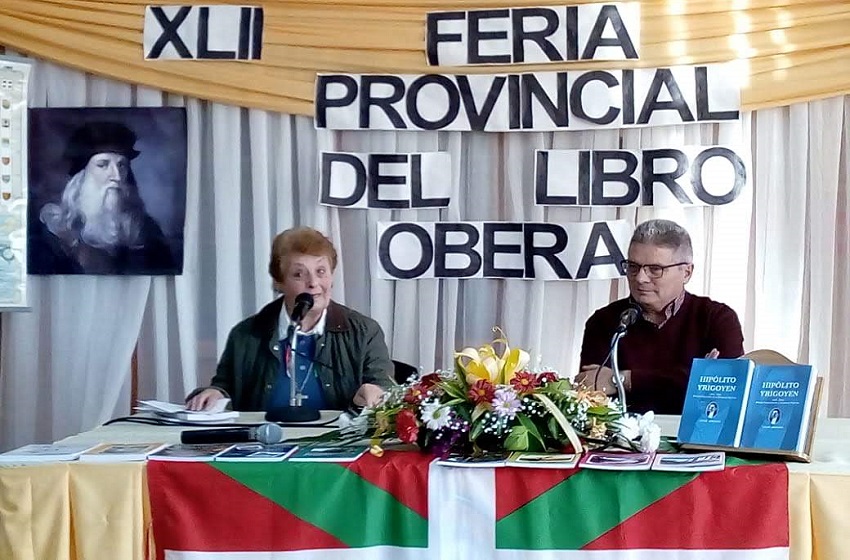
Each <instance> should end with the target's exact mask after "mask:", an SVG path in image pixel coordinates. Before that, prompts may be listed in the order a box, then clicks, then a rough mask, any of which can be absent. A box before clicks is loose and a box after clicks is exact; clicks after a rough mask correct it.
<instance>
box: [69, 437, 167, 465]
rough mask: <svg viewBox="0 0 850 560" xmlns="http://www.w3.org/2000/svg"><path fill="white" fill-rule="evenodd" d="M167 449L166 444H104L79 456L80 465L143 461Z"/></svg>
mask: <svg viewBox="0 0 850 560" xmlns="http://www.w3.org/2000/svg"><path fill="white" fill-rule="evenodd" d="M166 447H168V444H167V443H162V442H159V443H104V444H101V445H98V446H97V447H95V448H94V449H90V450H89V451H86V452H85V453H83V454H82V455H80V462H81V463H124V462H131V461H145V460H147V458H148V455H150V454H151V453H156V452H157V451H159V450H160V449H164V448H166Z"/></svg>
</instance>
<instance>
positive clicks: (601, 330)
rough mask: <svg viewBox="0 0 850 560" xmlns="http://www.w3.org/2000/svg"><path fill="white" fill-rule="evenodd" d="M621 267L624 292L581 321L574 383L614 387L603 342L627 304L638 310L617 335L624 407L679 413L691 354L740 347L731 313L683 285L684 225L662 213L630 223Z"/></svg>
mask: <svg viewBox="0 0 850 560" xmlns="http://www.w3.org/2000/svg"><path fill="white" fill-rule="evenodd" d="M628 255H629V258H628V259H627V260H625V261H623V263H622V268H621V270H622V271H623V272H624V273H625V274H626V278H627V279H628V282H629V292H630V294H631V295H630V296H629V297H628V298H625V299H621V300H618V301H615V302H614V303H611V304H609V305H607V306H605V307H603V308H602V309H599V310H597V311H596V312H595V313H594V314H593V315H592V316H591V317H590V319H588V320H587V323H586V324H585V329H584V340H583V341H582V346H581V371H580V372H579V375H578V377H577V380H578V381H579V382H580V383H583V384H584V385H585V386H587V387H589V388H593V389H597V390H599V391H604V392H605V393H606V394H608V395H615V394H616V393H617V390H616V387H615V385H614V379H613V371H612V370H611V368H610V367H608V365H609V364H610V358H608V351H609V345H610V342H611V337H612V335H613V334H614V331H615V330H616V329H617V326H618V324H619V323H620V315H621V314H622V313H623V311H625V310H626V309H628V308H629V307H630V306H637V308H638V309H639V310H640V313H639V316H638V319H637V321H636V322H635V324H633V325H632V326H631V327H629V331H628V334H627V335H626V336H625V337H624V338H623V339H622V340H621V341H620V346H619V353H618V365H619V367H620V371H621V373H622V374H623V378H624V383H623V384H624V386H625V389H626V394H627V397H628V398H627V399H626V402H627V404H628V407H629V410H630V411H631V412H640V413H642V412H646V411H648V410H653V411H655V412H656V413H658V414H681V413H682V405H683V403H684V399H685V391H686V389H687V385H688V376H689V375H690V370H691V362H692V361H693V359H694V358H703V357H709V358H717V357H720V358H737V357H738V356H740V355H742V354H743V353H744V335H743V333H742V332H741V323H740V322H739V321H738V316H737V315H736V314H735V312H734V311H733V310H732V309H731V308H730V307H729V306H727V305H724V304H722V303H718V302H716V301H712V300H711V299H709V298H707V297H701V296H696V295H693V294H691V293H688V292H686V291H685V284H687V283H688V281H689V280H690V279H691V275H692V274H693V271H694V265H693V249H692V248H691V238H690V236H689V235H688V232H687V231H685V229H684V228H683V227H682V226H680V225H679V224H677V223H675V222H671V221H669V220H650V221H648V222H643V223H642V224H639V225H638V226H637V228H635V232H634V234H633V235H632V239H631V242H630V244H629V252H628Z"/></svg>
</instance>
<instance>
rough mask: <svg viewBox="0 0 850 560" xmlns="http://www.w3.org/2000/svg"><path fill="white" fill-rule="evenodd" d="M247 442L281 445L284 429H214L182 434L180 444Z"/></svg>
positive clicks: (247, 427)
mask: <svg viewBox="0 0 850 560" xmlns="http://www.w3.org/2000/svg"><path fill="white" fill-rule="evenodd" d="M247 441H257V442H260V443H262V444H265V445H268V444H270V443H280V442H281V441H283V428H281V427H280V426H278V425H277V424H262V425H260V426H246V427H244V428H212V429H208V430H184V431H182V432H180V443H189V444H204V443H243V442H247Z"/></svg>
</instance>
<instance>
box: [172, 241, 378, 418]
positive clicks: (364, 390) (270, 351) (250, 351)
mask: <svg viewBox="0 0 850 560" xmlns="http://www.w3.org/2000/svg"><path fill="white" fill-rule="evenodd" d="M336 264H337V253H336V249H334V246H333V244H332V243H331V242H330V240H329V239H328V238H326V237H325V236H324V235H322V234H321V233H319V232H318V231H316V230H314V229H311V228H294V229H290V230H287V231H284V232H283V233H281V234H279V235H278V236H277V237H276V238H275V240H274V242H273V244H272V254H271V261H270V262H269V274H271V277H272V279H273V281H274V288H275V290H276V291H277V292H279V293H282V294H283V297H280V298H278V299H276V300H275V301H273V302H271V303H270V304H268V305H266V306H265V307H264V308H263V309H261V310H260V312H259V313H257V314H256V315H253V316H251V317H248V318H247V319H245V320H244V321H242V322H241V323H239V324H238V325H236V327H234V328H233V330H232V331H231V332H230V335H229V337H228V339H227V344H226V346H225V348H224V353H223V355H222V357H221V360H220V361H219V364H218V368H217V370H216V374H215V376H214V377H213V379H212V383H211V386H210V387H207V388H202V389H196V390H195V391H193V392H192V393H191V394H190V395H189V396H188V397H187V407H188V408H189V409H191V410H204V409H207V408H210V407H211V406H212V405H213V404H214V403H215V402H216V401H217V400H219V399H221V398H222V397H225V396H227V397H230V398H231V400H232V404H233V408H234V410H267V409H269V408H273V407H277V406H285V405H287V404H289V382H290V377H289V375H285V374H284V365H285V364H284V362H285V360H283V359H282V356H283V355H288V354H290V353H289V352H287V349H288V346H289V344H288V341H287V340H286V337H287V330H288V327H289V325H290V316H291V314H292V311H293V309H294V307H295V299H296V297H298V295H299V294H303V293H308V294H310V295H311V296H312V297H313V306H312V308H310V309H309V311H307V313H306V315H305V316H304V318H303V320H302V322H301V332H303V335H302V334H300V335H299V336H298V342H297V348H296V351H295V353H294V356H295V362H294V366H295V382H296V386H297V387H298V389H299V391H300V392H301V393H302V394H303V395H305V396H306V399H307V400H306V401H305V402H304V405H305V406H309V407H311V408H323V409H337V410H344V409H346V408H348V407H349V406H350V405H351V404H352V403H353V404H355V405H357V406H371V405H374V404H376V403H377V402H378V400H379V399H380V397H381V395H382V394H383V392H384V388H385V387H388V386H389V385H390V384H391V372H392V362H391V361H390V357H389V352H388V350H387V345H386V343H385V342H384V333H383V331H382V330H381V327H380V326H379V325H378V323H377V322H376V321H374V320H373V319H370V318H369V317H366V316H364V315H361V314H360V313H358V312H356V311H354V310H353V309H349V308H348V307H345V306H344V305H340V304H338V303H336V302H335V301H333V300H332V299H331V292H332V289H333V273H334V270H335V269H336Z"/></svg>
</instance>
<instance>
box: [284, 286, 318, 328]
mask: <svg viewBox="0 0 850 560" xmlns="http://www.w3.org/2000/svg"><path fill="white" fill-rule="evenodd" d="M312 308H313V296H312V295H310V294H308V293H307V292H304V293H301V294H298V295H297V296H296V297H295V305H294V306H293V307H292V315H290V316H289V319H290V320H291V321H292V322H293V323H295V324H296V325H300V324H301V320H302V319H304V316H305V315H307V312H308V311H310V310H311V309H312Z"/></svg>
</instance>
